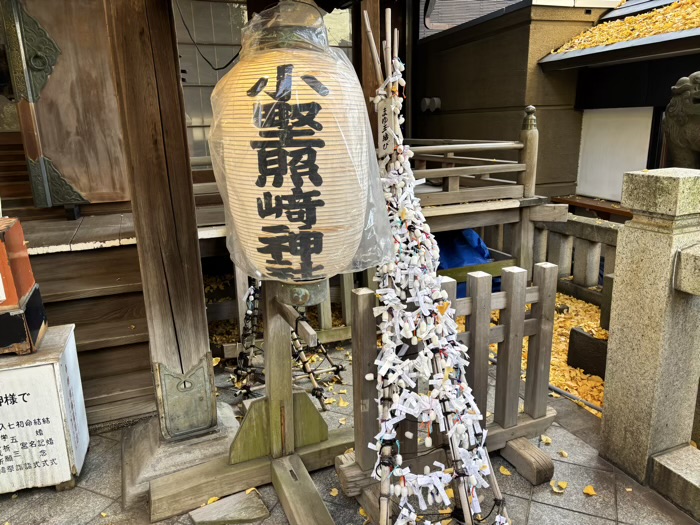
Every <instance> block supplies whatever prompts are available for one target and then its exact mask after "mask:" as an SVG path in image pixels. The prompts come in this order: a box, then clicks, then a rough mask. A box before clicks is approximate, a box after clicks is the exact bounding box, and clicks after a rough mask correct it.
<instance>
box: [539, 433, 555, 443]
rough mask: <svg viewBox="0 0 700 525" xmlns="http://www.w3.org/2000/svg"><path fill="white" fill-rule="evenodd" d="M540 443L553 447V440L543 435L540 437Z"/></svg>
mask: <svg viewBox="0 0 700 525" xmlns="http://www.w3.org/2000/svg"><path fill="white" fill-rule="evenodd" d="M540 441H541V442H542V443H543V444H544V445H551V444H552V438H551V437H549V436H545V435H544V434H542V435H541V436H540Z"/></svg>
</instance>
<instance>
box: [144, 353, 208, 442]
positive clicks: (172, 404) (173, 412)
mask: <svg viewBox="0 0 700 525" xmlns="http://www.w3.org/2000/svg"><path fill="white" fill-rule="evenodd" d="M153 373H154V376H155V380H156V392H157V393H162V398H159V399H157V402H158V405H159V410H158V413H159V417H160V428H161V432H162V434H163V436H164V437H165V438H166V439H183V438H189V437H192V436H195V435H198V434H203V433H206V432H210V431H211V430H212V429H213V428H215V427H216V398H215V397H214V375H213V373H212V372H211V353H209V352H207V353H206V354H205V355H204V356H203V357H202V359H201V360H200V361H199V362H198V363H197V364H196V365H195V366H194V367H192V368H191V369H190V370H188V371H187V372H186V373H184V374H181V373H179V372H173V371H171V370H169V369H168V367H167V366H165V365H164V364H162V363H153ZM158 387H160V388H158Z"/></svg>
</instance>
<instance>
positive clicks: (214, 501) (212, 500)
mask: <svg viewBox="0 0 700 525" xmlns="http://www.w3.org/2000/svg"><path fill="white" fill-rule="evenodd" d="M217 501H219V498H217V497H216V496H214V497H213V498H209V499H208V500H207V505H211V504H212V503H216V502H217Z"/></svg>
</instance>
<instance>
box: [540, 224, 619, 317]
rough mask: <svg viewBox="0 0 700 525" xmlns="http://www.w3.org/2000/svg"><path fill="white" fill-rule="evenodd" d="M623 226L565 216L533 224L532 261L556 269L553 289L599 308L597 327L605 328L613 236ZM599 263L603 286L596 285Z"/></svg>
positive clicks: (610, 293) (614, 251)
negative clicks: (563, 219) (565, 219)
mask: <svg viewBox="0 0 700 525" xmlns="http://www.w3.org/2000/svg"><path fill="white" fill-rule="evenodd" d="M623 227H624V226H623V225H622V224H620V223H617V222H611V221H605V220H602V219H593V218H589V217H582V216H580V215H573V214H571V213H570V214H569V218H568V220H567V221H566V222H536V223H535V243H534V258H535V262H541V261H549V262H551V263H554V264H556V265H557V266H558V267H559V282H558V285H557V289H558V290H559V291H560V292H562V293H565V294H568V295H572V296H574V297H577V298H579V299H582V300H584V301H588V302H589V303H593V304H596V305H598V306H600V307H601V310H602V312H601V326H603V328H606V329H607V327H608V322H609V315H610V300H611V298H612V286H613V283H614V278H613V274H614V272H615V254H616V249H617V234H618V232H619V231H620V229H621V228H623ZM601 260H602V262H603V275H604V280H603V285H602V286H601V285H600V284H599V275H600V263H601Z"/></svg>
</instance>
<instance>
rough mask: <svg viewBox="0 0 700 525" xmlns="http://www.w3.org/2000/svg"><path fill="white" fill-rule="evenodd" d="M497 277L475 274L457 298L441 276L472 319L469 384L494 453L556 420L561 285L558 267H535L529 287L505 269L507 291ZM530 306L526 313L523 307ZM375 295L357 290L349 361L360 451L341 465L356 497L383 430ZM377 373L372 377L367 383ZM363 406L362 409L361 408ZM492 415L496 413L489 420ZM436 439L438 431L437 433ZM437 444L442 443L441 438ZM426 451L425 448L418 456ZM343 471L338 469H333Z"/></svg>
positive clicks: (404, 449)
mask: <svg viewBox="0 0 700 525" xmlns="http://www.w3.org/2000/svg"><path fill="white" fill-rule="evenodd" d="M491 279H492V276H491V275H490V274H487V273H485V272H473V273H470V274H469V275H468V277H467V282H468V294H467V297H466V298H463V299H456V294H457V282H456V281H455V280H454V279H451V278H449V277H445V278H443V288H444V289H445V290H447V292H448V294H449V296H450V300H451V303H452V306H453V307H454V308H455V310H456V315H457V316H467V323H466V326H467V332H465V333H462V334H460V336H459V337H460V339H461V340H462V341H463V342H464V343H465V344H466V345H467V346H468V349H469V350H468V352H469V358H470V365H469V367H468V369H467V374H468V377H467V379H468V381H469V385H470V386H471V388H472V390H473V392H474V395H475V398H476V401H477V405H478V406H479V408H480V409H481V412H482V413H483V414H484V416H485V418H486V428H487V429H488V438H487V446H488V448H489V450H491V451H494V450H499V449H502V448H504V447H505V446H506V443H507V442H508V441H511V440H513V439H517V438H521V437H534V436H536V435H539V434H540V433H541V432H543V431H544V430H545V429H546V428H547V427H549V426H550V425H551V423H552V422H553V421H554V417H555V415H556V413H555V412H554V410H553V409H551V408H549V407H548V406H547V394H548V386H549V365H550V361H551V351H552V334H553V326H554V306H555V299H556V286H557V267H556V265H554V264H550V263H539V264H536V265H535V267H534V272H533V283H532V286H528V285H527V272H526V271H525V270H524V269H522V268H518V267H508V268H504V269H503V272H502V277H501V279H502V291H500V292H497V293H492V292H491ZM528 304H529V305H532V308H531V309H530V310H529V311H528V310H526V305H528ZM374 306H375V293H374V291H372V290H370V289H368V288H360V289H356V290H353V291H352V308H353V325H352V356H353V357H352V359H353V396H354V399H353V400H354V403H355V407H356V410H355V429H354V432H355V453H354V463H348V462H347V461H345V460H344V461H343V464H342V470H343V472H344V474H341V473H340V471H339V474H340V476H341V485H343V489H344V490H345V492H346V494H348V495H358V494H359V492H358V491H361V489H362V487H363V486H368V485H369V484H371V481H370V480H368V477H369V471H370V470H371V469H372V467H373V465H374V462H375V460H376V453H375V452H374V451H372V450H369V449H368V448H367V443H369V442H373V441H374V436H375V434H376V433H377V429H378V428H379V426H378V423H377V418H378V409H377V405H376V401H375V397H376V394H377V390H376V384H375V380H374V377H376V365H375V364H374V360H375V358H376V355H377V350H376V346H377V323H376V319H375V317H374V314H373V312H372V309H373V307H374ZM494 310H498V311H500V316H499V321H498V324H497V325H496V326H491V316H492V312H493V311H494ZM525 337H528V338H529V343H528V348H529V349H528V364H527V371H526V374H527V380H526V382H525V395H524V403H523V405H524V406H523V408H522V410H521V407H520V405H521V400H520V384H521V379H520V378H521V375H522V373H521V358H522V352H523V340H524V338H525ZM494 343H496V344H498V352H497V357H498V361H497V364H496V384H495V388H494V390H495V391H494V398H495V402H494V405H493V407H491V406H490V404H489V403H488V398H489V382H488V379H489V345H491V344H494ZM368 374H372V380H369V379H367V378H368V377H370V376H369V375H368ZM358 407H359V409H358ZM487 410H488V411H489V412H490V411H493V416H492V417H491V416H489V417H486V414H487ZM412 424H413V425H415V423H410V422H406V425H405V427H406V428H401V429H400V435H404V431H405V430H410V431H412V432H413V439H412V440H408V439H403V440H402V442H401V453H402V455H403V456H404V458H408V459H410V458H411V457H412V455H413V456H417V455H418V444H417V441H416V439H417V436H418V432H417V431H415V430H417V429H415V428H413V429H411V428H410V425H412ZM438 434H439V433H438ZM434 435H435V434H434ZM433 443H435V445H436V446H440V445H441V442H440V440H439V439H436V438H434V439H433ZM421 454H422V451H421ZM336 466H338V464H337V465H336Z"/></svg>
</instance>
